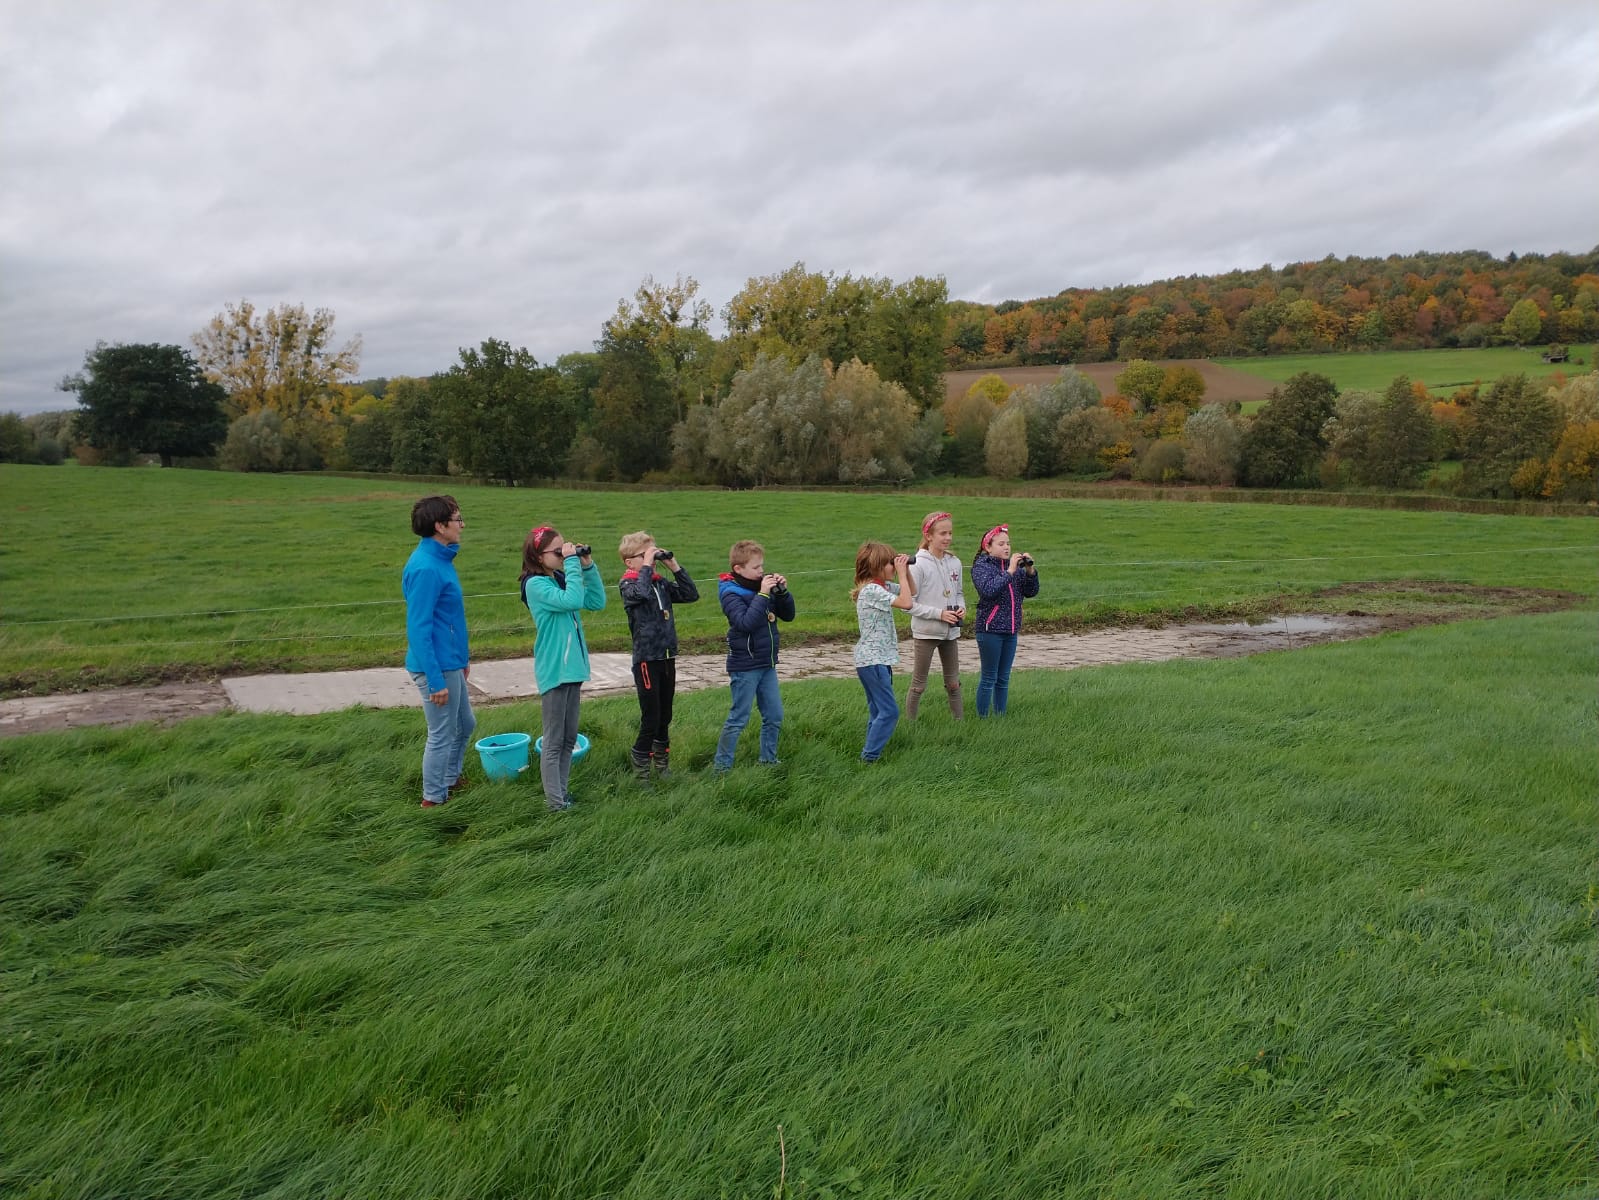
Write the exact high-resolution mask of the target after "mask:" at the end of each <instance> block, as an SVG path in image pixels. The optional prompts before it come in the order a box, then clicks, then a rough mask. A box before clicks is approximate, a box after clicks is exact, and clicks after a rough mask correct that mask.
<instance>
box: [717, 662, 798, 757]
mask: <svg viewBox="0 0 1599 1200" xmlns="http://www.w3.org/2000/svg"><path fill="white" fill-rule="evenodd" d="M728 682H729V684H730V685H731V687H732V689H733V707H732V710H731V711H730V712H729V713H728V714H727V724H725V725H723V726H722V736H721V737H719V738H717V740H716V758H715V766H716V769H717V770H718V771H725V770H727V769H728V768H729V767H731V766H732V765H733V751H734V750H735V749H736V748H737V746H738V735H739V734H741V733H743V732H744V726H746V725H748V724H749V723H750V707H751V705H755V706H758V707H759V708H760V710H761V761H762V762H763V763H775V762H776V761H777V732H778V730H780V729H782V727H783V698H782V697H781V696H780V695H778V692H777V668H776V667H762V668H761V669H760V670H758V671H734V672H733V673H732V674H731V675H730V676H729V677H728Z"/></svg>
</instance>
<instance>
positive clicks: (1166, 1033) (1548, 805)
mask: <svg viewBox="0 0 1599 1200" xmlns="http://www.w3.org/2000/svg"><path fill="white" fill-rule="evenodd" d="M1594 633H1595V630H1594V626H1593V617H1592V615H1591V614H1564V615H1556V616H1545V617H1529V618H1515V619H1508V620H1503V621H1498V622H1492V623H1472V624H1466V625H1460V626H1455V627H1446V628H1434V629H1427V630H1421V631H1416V632H1412V633H1408V634H1403V635H1395V636H1388V637H1384V638H1380V639H1377V640H1373V641H1370V642H1364V643H1351V644H1345V645H1338V646H1330V647H1324V648H1319V649H1314V650H1308V651H1299V652H1294V653H1290V654H1283V655H1266V656H1262V657H1257V658H1253V659H1248V660H1237V661H1228V662H1202V663H1173V664H1164V665H1159V666H1146V667H1122V668H1110V669H1100V670H1092V671H1079V672H1073V673H1070V674H1064V675H1051V674H1045V673H1029V674H1024V675H1020V676H1018V677H1017V680H1016V683H1015V685H1014V687H1013V692H1012V704H1013V711H1012V714H1011V715H1010V717H1009V718H1007V720H1006V722H1005V723H1004V724H998V723H994V722H988V723H978V722H975V721H969V722H967V723H965V724H964V725H962V726H960V727H953V726H951V725H950V724H949V722H948V718H947V715H946V714H945V713H943V712H940V711H938V710H937V708H930V710H929V713H928V714H927V715H925V716H924V718H923V720H922V721H921V722H920V723H919V724H917V725H915V726H906V727H903V728H902V729H901V731H900V732H899V733H898V734H897V735H896V741H895V743H894V744H893V746H892V748H891V752H890V757H889V760H888V761H887V762H886V763H885V764H884V766H882V767H881V768H877V769H873V770H863V769H861V768H858V767H857V766H856V765H854V764H853V763H852V761H851V760H852V758H853V756H854V754H855V753H856V752H857V750H858V739H859V737H860V734H861V727H862V726H863V725H864V706H863V704H862V702H861V698H860V695H859V689H858V688H857V687H855V686H853V685H851V684H848V683H845V682H842V681H840V682H827V683H815V684H810V685H804V686H798V687H792V688H789V689H788V690H787V704H788V710H789V711H788V725H787V727H786V729H785V733H784V757H785V759H786V760H787V765H786V767H785V768H783V769H782V771H781V772H779V773H772V772H768V771H765V770H762V769H760V768H756V767H754V766H746V767H741V768H740V769H739V770H737V771H735V772H734V774H733V775H732V776H731V777H729V778H728V779H727V780H725V781H722V782H719V783H718V782H714V781H712V780H710V779H708V778H707V777H706V776H705V774H704V767H705V764H706V761H707V760H708V757H709V754H710V750H711V747H712V742H713V740H714V733H715V729H716V726H717V724H718V722H719V720H720V717H721V715H722V707H721V706H722V705H723V704H724V703H725V694H723V693H716V692H713V693H701V694H697V695H693V696H688V697H685V698H684V700H683V702H682V705H681V708H680V716H679V720H678V737H677V739H676V741H677V748H678V751H679V755H678V757H679V758H680V759H681V760H682V765H683V766H684V768H686V771H685V773H684V778H682V779H681V780H680V781H679V782H678V783H677V784H675V785H674V786H673V787H672V788H671V789H670V790H663V791H661V792H658V793H657V794H655V795H653V796H650V797H647V798H638V797H635V796H634V795H633V794H632V793H631V792H630V791H629V788H628V785H627V783H626V780H625V778H624V774H623V769H622V766H621V762H620V756H621V754H622V749H621V748H622V747H623V746H624V745H625V742H626V740H627V739H628V738H629V737H630V726H631V723H632V721H633V718H634V715H635V711H636V710H635V708H634V706H633V705H632V704H631V703H630V702H629V701H625V700H619V701H612V702H603V703H593V704H591V705H589V706H587V707H586V708H585V714H586V715H585V721H584V725H585V728H586V729H587V730H588V731H590V732H591V733H592V734H594V735H595V736H596V738H597V746H598V748H597V750H596V752H595V754H594V756H593V759H592V760H591V761H590V762H587V763H585V764H583V765H582V766H580V767H579V768H578V770H577V773H576V775H575V778H574V782H575V783H576V784H577V785H578V786H579V789H580V796H581V797H582V798H583V801H584V803H582V804H581V806H580V808H579V809H578V810H577V811H575V812H574V813H572V814H570V815H569V816H568V817H566V818H559V819H557V818H549V817H546V816H543V815H539V813H538V802H537V799H536V798H535V796H534V795H533V791H534V789H533V787H532V785H531V784H529V785H503V786H489V785H479V786H478V787H476V788H474V789H473V790H471V791H469V792H467V793H466V794H465V795H464V796H463V797H462V798H460V799H458V800H457V801H456V802H454V803H452V804H451V806H450V807H449V808H448V809H447V810H443V811H442V812H439V813H433V814H422V813H420V812H419V811H418V810H417V809H415V808H414V807H413V806H412V803H411V797H412V796H413V795H414V794H415V792H416V788H417V783H418V763H417V758H418V752H419V748H420V738H419V736H418V735H419V727H418V723H417V721H416V716H415V714H414V713H370V712H365V713H363V712H355V713H349V714H342V715H339V716H333V717H327V718H315V719H307V720H291V719H284V718H256V717H238V716H234V717H226V718H216V719H207V720H201V721H195V722H192V723H189V724H187V725H184V726H181V727H178V728H175V729H170V730H160V731H153V732H152V731H124V732H111V731H85V732H78V733H74V734H69V735H52V736H41V737H33V738H22V739H14V740H11V741H6V742H0V822H3V824H0V844H3V845H4V846H5V847H6V851H5V857H6V869H5V871H4V872H3V873H0V902H3V904H4V907H5V912H6V913H7V916H8V919H7V921H6V923H5V925H4V927H3V929H4V932H3V937H4V947H5V949H4V954H3V955H0V991H3V995H4V998H5V1003H4V1006H3V1008H0V1040H3V1043H4V1046H5V1053H4V1055H3V1056H0V1128H4V1129H5V1130H6V1131H7V1133H6V1142H7V1143H8V1150H7V1153H6V1155H4V1156H0V1192H4V1193H5V1194H8V1195H14V1194H20V1195H30V1196H33V1197H79V1196H84V1197H86V1196H106V1195H160V1196H163V1197H172V1198H174V1200H175V1198H178V1197H188V1196H195V1197H201V1196H203V1197H212V1196H223V1195H259V1194H268V1193H270V1194H271V1195H274V1196H283V1197H291V1196H321V1195H384V1196H395V1197H404V1196H461V1197H466V1196H471V1197H478V1198H485V1197H501V1196H503V1197H513V1196H530V1195H540V1196H626V1197H646V1196H648V1197H658V1196H678V1195H717V1194H727V1195H735V1196H765V1195H771V1194H772V1187H773V1184H774V1183H775V1181H776V1179H777V1175H778V1151H777V1132H776V1131H777V1126H778V1125H779V1124H780V1123H781V1124H782V1125H783V1126H784V1129H785V1136H786V1140H787V1148H788V1155H789V1183H790V1185H791V1189H792V1190H793V1192H794V1194H798V1195H816V1194H820V1193H819V1191H818V1185H820V1184H825V1183H838V1184H845V1185H850V1184H858V1185H859V1186H860V1187H861V1188H862V1191H861V1194H863V1195H867V1196H922V1197H932V1196H939V1197H944V1196H973V1197H977V1196H993V1195H999V1194H1008V1195H1062V1196H1095V1197H1135V1196H1152V1195H1239V1196H1285V1197H1286V1196H1296V1197H1297V1196H1338V1197H1340V1198H1347V1197H1361V1196H1373V1197H1376V1196H1382V1197H1412V1196H1413V1197H1441V1196H1472V1197H1497V1196H1505V1197H1517V1198H1521V1200H1525V1198H1535V1197H1565V1196H1577V1195H1584V1196H1586V1195H1592V1194H1593V1192H1594V1190H1595V1187H1596V1186H1599V1172H1596V1170H1595V1167H1594V1161H1595V1159H1594V1150H1595V1144H1594V1132H1593V1121H1592V1115H1593V1111H1594V1105H1595V1100H1596V1094H1595V1073H1594V1043H1595V1036H1596V1035H1595V1012H1594V1004H1593V999H1592V980H1593V976H1594V969H1595V952H1594V943H1593V938H1592V933H1591V927H1590V923H1591V919H1592V916H1593V910H1594V904H1595V900H1594V894H1595V893H1594V886H1593V884H1592V881H1591V875H1592V871H1591V867H1592V862H1591V859H1592V846H1593V841H1594V834H1595V819H1594V810H1593V803H1592V798H1593V796H1594V794H1595V790H1596V785H1599V772H1596V766H1595V762H1594V757H1593V753H1592V734H1593V727H1594V717H1595V703H1594V690H1593V680H1594V677H1595V670H1596V665H1599V664H1596V661H1595V657H1596V656H1595V638H1594ZM486 718H487V719H486V720H485V722H484V725H483V727H482V731H483V732H491V731H497V730H504V729H515V728H521V729H526V728H529V727H530V726H531V727H536V722H537V714H536V709H535V708H534V707H533V706H513V707H509V708H503V709H497V710H495V711H493V712H492V713H490V714H486ZM752 740H753V734H751V735H750V736H748V737H746V739H745V741H746V743H749V742H751V741H752ZM743 749H744V751H746V752H747V753H748V752H752V747H751V746H750V745H746V746H744V747H743ZM802 1173H806V1174H808V1181H807V1179H806V1178H803V1177H802ZM796 1183H798V1186H797V1187H796V1186H794V1185H796Z"/></svg>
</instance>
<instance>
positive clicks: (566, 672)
mask: <svg viewBox="0 0 1599 1200" xmlns="http://www.w3.org/2000/svg"><path fill="white" fill-rule="evenodd" d="M522 602H523V603H524V604H526V605H527V610H528V612H530V613H532V614H533V678H534V679H536V680H537V681H538V685H539V691H541V692H547V691H549V690H550V689H551V688H558V687H560V686H561V685H562V684H563V683H584V682H586V681H587V680H588V677H589V647H588V642H587V641H585V640H584V638H583V618H582V617H580V616H579V615H578V614H579V613H580V612H582V611H583V610H585V609H587V610H588V611H589V612H599V611H600V610H601V609H603V608H604V607H605V583H604V581H603V580H601V579H600V569H599V568H598V567H596V566H595V565H594V564H593V563H590V564H589V565H588V566H586V567H585V566H584V565H583V562H582V560H581V559H579V558H578V557H577V555H575V554H574V555H573V556H572V557H571V558H569V559H567V560H566V570H564V571H557V572H556V573H555V574H554V575H529V576H528V577H527V578H526V579H525V580H523V581H522Z"/></svg>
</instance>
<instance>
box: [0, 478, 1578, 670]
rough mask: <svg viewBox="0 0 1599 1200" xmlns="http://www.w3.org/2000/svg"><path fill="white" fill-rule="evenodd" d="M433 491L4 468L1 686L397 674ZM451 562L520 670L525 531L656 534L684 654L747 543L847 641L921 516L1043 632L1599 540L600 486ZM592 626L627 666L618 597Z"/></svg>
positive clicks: (471, 503)
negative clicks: (950, 537) (239, 675)
mask: <svg viewBox="0 0 1599 1200" xmlns="http://www.w3.org/2000/svg"><path fill="white" fill-rule="evenodd" d="M424 490H425V489H424V488H423V486H422V485H417V484H408V483H402V482H397V481H396V482H374V481H370V480H350V479H336V478H322V477H293V478H285V477H273V476H265V475H239V474H232V473H217V472H200V471H159V470H155V469H138V470H110V469H88V468H73V467H68V468H46V467H19V466H0V496H3V497H4V499H5V501H6V504H7V506H8V508H9V509H10V510H11V511H12V512H14V513H16V514H18V516H19V517H20V518H21V522H22V523H21V525H20V526H19V531H20V533H21V536H17V537H12V538H8V539H6V540H5V541H4V542H3V543H0V595H3V597H4V608H3V611H0V690H5V691H9V692H12V693H16V692H19V691H27V690H37V689H58V688H62V687H73V686H84V685H90V684H96V683H107V682H116V681H127V680H136V679H149V678H153V677H158V676H181V675H185V674H195V673H206V672H212V673H214V672H217V671H234V672H248V671H258V670H279V669H284V670H312V669H329V668H335V667H345V666H374V665H389V664H395V663H398V662H399V661H401V659H402V658H403V656H404V606H403V603H402V601H401V598H400V590H399V574H400V569H401V567H402V566H403V564H404V562H405V559H406V557H407V556H408V555H409V554H410V552H411V550H412V548H413V546H414V545H415V541H414V539H413V538H412V536H411V533H410V528H409V525H410V507H411V504H412V502H413V501H414V500H415V498H416V497H417V495H419V494H421V492H422V491H424ZM454 493H455V495H456V497H457V499H458V500H459V502H460V504H461V506H462V511H463V513H464V514H465V516H466V519H467V525H466V532H465V540H464V544H463V548H462V551H461V554H460V557H459V559H458V560H457V565H458V567H459V570H460V573H461V577H462V582H463V584H464V586H465V588H466V591H467V593H468V596H469V597H470V599H469V600H468V619H469V621H470V623H471V626H472V638H473V652H474V655H475V656H476V657H477V658H479V659H487V658H496V657H499V658H504V657H509V656H514V655H519V654H526V653H528V652H529V647H530V645H531V641H532V623H531V621H530V619H529V617H528V616H527V613H526V610H525V609H523V608H522V606H521V605H520V603H519V601H518V599H517V597H516V594H515V588H516V578H517V574H518V572H519V569H520V560H521V542H522V537H523V535H524V534H525V533H526V531H527V530H528V529H529V528H531V527H532V526H533V525H535V524H538V523H541V522H542V523H550V524H555V525H557V526H558V527H560V528H561V529H562V531H563V532H565V533H567V534H570V535H571V536H573V537H576V538H581V539H584V540H588V541H590V542H592V543H593V544H594V545H595V546H596V548H597V550H598V554H597V558H598V561H599V562H600V563H601V566H602V569H603V570H604V572H605V574H606V578H607V580H608V581H610V582H611V583H612V584H613V585H614V581H615V579H616V577H617V576H618V575H619V574H620V570H621V566H620V562H619V561H618V560H617V559H616V558H615V557H614V547H615V546H616V542H617V539H618V538H619V537H620V536H621V535H622V534H623V533H625V532H627V531H629V530H632V529H636V528H639V527H640V526H647V527H648V528H650V529H651V530H652V531H653V532H654V533H655V534H656V536H657V537H658V538H659V540H660V542H661V544H662V545H664V546H668V547H670V548H672V549H674V550H676V551H677V552H678V554H679V555H680V557H681V561H682V562H683V563H684V564H685V565H686V566H687V567H688V569H689V570H690V571H691V572H692V573H693V575H694V576H695V577H696V579H698V580H699V581H700V582H701V583H702V584H704V585H706V586H705V588H704V590H705V592H706V597H707V598H706V599H705V600H703V601H702V602H701V603H700V604H697V605H690V606H684V607H681V608H680V609H679V610H678V615H679V621H680V628H681V631H682V635H683V638H684V644H685V647H686V648H688V649H696V648H697V649H702V650H705V649H712V648H714V647H716V646H717V645H719V644H720V641H721V637H722V634H723V633H724V632H725V629H726V625H725V622H724V620H723V618H722V615H721V611H720V609H719V608H718V606H717V604H716V601H715V595H714V584H715V578H716V575H717V573H718V572H719V571H723V570H726V563H727V559H726V553H727V547H728V546H729V545H730V544H731V543H732V542H733V541H734V540H735V539H736V538H739V537H754V538H757V539H759V540H760V541H762V542H763V543H764V544H765V545H766V547H767V561H768V562H769V563H770V564H771V565H772V566H773V567H775V568H776V569H778V570H781V571H783V572H784V573H786V574H787V575H788V576H789V578H790V580H791V583H792V586H793V590H794V593H795V597H796V600H797V602H798V605H799V619H798V621H797V622H796V623H795V625H794V626H792V627H791V635H790V636H792V637H795V638H806V637H810V638H837V637H853V636H854V632H855V617H854V610H853V607H852V606H851V604H850V602H849V599H848V588H849V582H850V564H851V562H852V561H853V556H854V550H855V547H856V546H857V545H858V544H859V543H860V542H861V541H863V540H865V539H867V538H882V539H886V540H889V541H891V542H893V543H895V544H896V545H899V546H902V547H913V546H914V545H915V542H916V538H917V534H918V529H919V524H920V521H921V518H922V516H923V514H924V513H926V512H927V511H928V510H929V509H936V508H949V509H950V510H952V511H953V512H954V513H955V515H956V552H957V553H958V554H959V555H960V556H961V557H962V559H963V560H966V561H969V559H970V556H971V553H972V548H973V546H974V544H975V542H976V540H977V537H978V535H979V532H980V531H981V530H983V529H986V528H987V527H988V526H990V525H992V524H994V523H996V522H999V521H1008V522H1010V524H1011V526H1012V538H1013V541H1014V542H1015V543H1016V544H1017V546H1018V547H1019V548H1025V549H1027V550H1029V551H1031V552H1033V553H1034V554H1035V555H1037V556H1038V559H1039V564H1040V569H1041V571H1042V572H1043V575H1044V588H1043V592H1042V594H1041V595H1040V597H1039V599H1038V600H1037V601H1036V602H1029V605H1028V612H1029V615H1030V617H1032V618H1033V619H1035V620H1037V621H1058V622H1069V623H1074V624H1075V623H1082V624H1092V623H1107V622H1113V621H1121V620H1142V619H1145V618H1148V617H1149V616H1151V615H1157V616H1158V615H1161V614H1183V613H1193V612H1204V613H1210V614H1217V615H1220V614H1224V613H1226V614H1247V613H1250V612H1255V611H1260V610H1262V609H1263V608H1267V607H1273V606H1276V605H1277V604H1279V603H1280V602H1281V601H1282V598H1283V597H1301V598H1302V597H1305V596H1307V595H1309V594H1310V593H1312V592H1314V591H1315V590H1316V589H1318V588H1324V587H1329V586H1334V585H1339V584H1345V583H1349V582H1352V581H1368V580H1394V579H1413V578H1425V579H1445V580H1457V581H1461V582H1466V583H1472V584H1478V585H1485V586H1524V587H1545V588H1563V589H1570V590H1573V591H1578V592H1581V593H1583V594H1585V595H1589V596H1592V595H1594V593H1595V590H1596V580H1595V574H1594V563H1595V552H1596V550H1599V523H1595V522H1593V521H1586V520H1572V519H1559V518H1532V517H1508V516H1480V515H1468V514H1462V513H1411V512H1388V511H1370V510H1359V509H1322V508H1299V507H1295V508H1287V507H1279V506H1275V505H1261V504H1237V505H1233V504H1206V505H1173V504H1161V503H1158V502H1139V501H1073V500H1050V499H1018V498H1011V499H996V498H982V497H959V498H951V497H949V496H940V495H936V494H934V495H929V494H920V493H918V494H907V493H880V494H872V495H859V494H845V493H805V494H801V493H784V492H726V491H716V490H706V491H692V492H673V493H659V492H650V493H643V492H631V493H630V492H590V491H569V490H524V489H510V490H508V489H504V488H485V487H474V486H471V485H467V484H458V485H454ZM610 600H611V603H610V605H609V607H608V608H607V609H606V610H605V611H604V612H603V613H600V614H597V615H590V616H589V617H588V618H587V619H586V624H587V628H588V630H589V634H590V641H591V644H592V645H593V646H594V647H595V648H596V649H611V650H614V649H622V648H625V647H626V645H627V625H626V619H625V616H624V614H623V611H622V608H621V605H620V603H619V602H618V601H617V598H616V594H615V589H614V586H612V587H611V588H610Z"/></svg>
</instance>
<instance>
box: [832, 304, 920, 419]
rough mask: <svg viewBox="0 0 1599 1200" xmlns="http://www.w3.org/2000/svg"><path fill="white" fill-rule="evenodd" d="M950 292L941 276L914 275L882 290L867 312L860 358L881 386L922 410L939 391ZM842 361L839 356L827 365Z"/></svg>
mask: <svg viewBox="0 0 1599 1200" xmlns="http://www.w3.org/2000/svg"><path fill="white" fill-rule="evenodd" d="M948 302H949V287H948V285H946V284H945V282H944V279H943V277H942V276H939V277H937V278H932V279H929V278H926V277H925V276H921V275H918V276H916V277H915V278H913V279H908V280H906V281H905V282H904V283H901V284H896V285H894V286H893V287H888V288H885V289H884V290H883V291H882V293H881V295H880V296H879V297H878V299H877V302H876V304H875V305H873V306H872V309H871V318H870V329H869V333H868V336H867V340H866V345H865V347H864V348H863V350H862V351H860V352H859V355H860V358H861V359H862V361H864V362H865V363H866V364H867V365H868V366H870V367H871V368H872V369H873V370H874V371H876V372H877V375H878V378H880V379H882V380H883V381H884V382H885V383H897V384H899V385H900V386H901V387H903V388H904V389H905V391H906V392H907V393H909V395H910V397H911V399H913V400H915V401H916V403H917V404H918V405H919V406H920V407H921V408H922V409H928V408H931V407H932V406H933V405H935V404H937V403H938V401H939V399H940V398H941V397H942V395H943V392H944V374H943V372H944V351H943V343H944V310H945V307H946V305H947V304H948ZM832 361H833V362H835V363H840V362H843V361H845V360H844V358H843V357H842V356H840V357H838V358H834V359H833V360H832Z"/></svg>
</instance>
